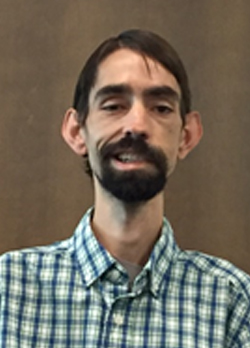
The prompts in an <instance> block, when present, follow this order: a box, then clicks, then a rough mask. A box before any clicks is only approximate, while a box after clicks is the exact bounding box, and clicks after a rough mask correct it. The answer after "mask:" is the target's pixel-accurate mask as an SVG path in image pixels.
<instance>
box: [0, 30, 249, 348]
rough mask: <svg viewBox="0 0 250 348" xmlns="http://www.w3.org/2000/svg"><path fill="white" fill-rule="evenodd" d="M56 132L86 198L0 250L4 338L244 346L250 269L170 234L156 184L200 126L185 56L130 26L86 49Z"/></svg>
mask: <svg viewBox="0 0 250 348" xmlns="http://www.w3.org/2000/svg"><path fill="white" fill-rule="evenodd" d="M62 134H63V137H64V139H65V140H66V142H67V143H68V144H69V146H70V147H71V148H72V149H73V151H74V152H75V153H76V154H78V155H80V156H83V157H84V158H85V160H86V165H87V171H88V172H89V173H90V175H91V176H92V178H93V184H94V190H95V203H94V208H92V209H90V210H89V211H88V212H87V213H86V214H85V215H84V217H83V219H82V220H81V222H80V223H79V225H78V227H77V228H76V231H75V233H74V235H73V236H72V237H71V238H70V239H69V240H66V241H63V242H60V243H57V244H54V245H52V246H48V247H39V248H31V249H27V250H23V251H17V252H12V253H7V254H5V255H3V256H2V258H1V272H0V275H1V283H0V286H1V312H0V313H1V333H0V337H1V345H0V347H1V348H3V347H11V348H15V347H25V348H27V347H32V348H33V347H42V348H46V347H60V348H63V347H65V348H66V347H67V348H68V347H74V348H75V347H91V348H94V347H98V348H100V347H124V348H125V347H129V348H133V347H136V348H140V347H141V348H142V347H143V348H144V347H147V348H151V347H152V348H157V347H161V348H163V347H169V348H170V347H171V348H181V347H183V348H198V347H199V348H208V347H210V348H219V347H220V348H222V347H223V348H225V347H230V348H236V347H239V348H240V347H241V348H244V347H245V348H246V347H250V278H249V277H248V276H247V275H246V274H245V273H244V272H242V271H240V270H238V269H237V268H235V267H234V266H233V265H231V264H230V263H228V262H226V261H223V260H220V259H217V258H214V257H210V256H207V255H204V254H201V253H197V252H183V251H181V250H180V249H179V248H178V246H177V245H176V244H175V241H174V239H173V233H172V230H171V227H170V225H169V222H168V221H167V219H166V218H164V217H163V210H164V207H163V189H164V186H165V184H166V182H167V179H168V177H169V175H170V174H171V173H172V172H173V170H174V168H175V166H176V163H177V161H178V160H181V159H184V158H185V157H186V156H187V154H188V153H189V152H190V151H191V150H192V149H193V148H194V147H195V146H196V145H197V144H198V142H199V140H200V138H201V136H202V126H201V121H200V116H199V114H198V113H197V112H195V111H192V110H191V106H190V92H189V86H188V80H187V76H186V72H185V70H184V67H183V65H182V63H181V61H180V59H179V57H178V56H177V54H176V52H175V51H174V50H173V48H172V47H171V46H170V45H169V44H168V43H167V42H166V41H164V40H163V39H162V38H160V37H159V36H157V35H155V34H153V33H150V32H146V31H141V30H130V31H127V32H124V33H122V34H120V35H119V36H118V37H115V38H111V39H108V40H107V41H105V42H104V43H102V44H101V46H100V47H98V48H97V50H96V51H95V52H94V53H93V54H92V56H91V57H90V58H89V60H88V61H87V63H86V65H85V67H84V69H83V71H82V73H81V75H80V77H79V81H78V84H77V87H76V92H75V98H74V104H73V107H72V108H70V109H69V110H68V111H67V112H66V115H65V118H64V121H63V126H62Z"/></svg>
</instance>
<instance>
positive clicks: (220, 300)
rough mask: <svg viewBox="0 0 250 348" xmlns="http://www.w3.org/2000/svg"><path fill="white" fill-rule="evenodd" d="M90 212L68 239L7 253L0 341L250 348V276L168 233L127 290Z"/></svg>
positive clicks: (25, 346)
mask: <svg viewBox="0 0 250 348" xmlns="http://www.w3.org/2000/svg"><path fill="white" fill-rule="evenodd" d="M90 213H91V212H90V211H89V212H88V213H87V214H86V215H85V216H84V217H83V219H82V220H81V222H80V224H79V225H78V227H77V229H76V231H75V234H74V235H73V236H72V237H71V238H70V239H68V240H66V241H63V242H59V243H56V244H53V245H51V246H46V247H38V248H31V249H27V250H21V251H16V252H10V253H7V254H5V255H3V256H2V257H1V258H0V267H1V269H0V288H1V290H0V296H1V307H0V348H71V347H72V348H80V347H81V348H83V347H87V348H95V347H96V348H101V347H104V348H113V347H114V348H163V347H168V348H227V347H230V348H236V347H238V348H249V347H250V278H249V276H247V275H246V274H245V273H244V272H242V271H240V270H238V269H237V268H235V267H234V266H233V265H231V264H230V263H228V262H226V261H223V260H220V259H217V258H214V257H210V256H207V255H204V254H201V253H197V252H183V251H181V250H180V249H179V248H178V247H177V245H176V244H175V242H174V239H173V234H172V230H171V227H170V225H169V223H168V222H167V220H166V219H164V221H163V228H162V234H161V237H160V239H159V240H158V242H157V244H156V245H155V247H154V249H153V251H152V254H151V256H150V258H149V260H148V263H147V264H146V265H145V267H144V268H143V270H142V271H141V273H140V274H139V275H138V276H137V278H136V279H135V281H134V284H133V286H132V289H131V290H128V281H129V279H128V275H127V273H126V271H125V269H124V268H123V267H122V266H121V265H120V264H119V263H117V261H116V260H115V259H113V258H112V256H111V255H110V254H109V253H108V252H107V251H106V250H105V249H104V248H103V247H102V246H101V245H100V244H99V243H98V241H97V240H96V239H95V237H94V235H93V233H92V230H91V227H90Z"/></svg>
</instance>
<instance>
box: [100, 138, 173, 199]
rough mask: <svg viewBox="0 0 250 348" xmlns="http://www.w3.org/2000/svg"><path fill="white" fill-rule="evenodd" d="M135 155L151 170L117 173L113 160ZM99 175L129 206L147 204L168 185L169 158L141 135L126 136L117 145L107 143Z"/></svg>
mask: <svg viewBox="0 0 250 348" xmlns="http://www.w3.org/2000/svg"><path fill="white" fill-rule="evenodd" d="M125 153H128V154H132V155H133V156H134V155H135V156H138V157H139V158H140V160H142V161H145V162H147V163H149V164H150V168H146V169H132V170H124V171H123V170H118V169H116V168H115V167H114V166H113V165H112V160H113V159H116V160H117V159H118V160H119V159H120V158H121V157H119V155H121V154H125ZM98 155H99V161H100V168H101V169H100V175H99V174H97V173H94V175H95V176H96V178H97V179H98V181H99V182H100V184H101V186H102V187H103V188H104V189H105V190H106V191H107V192H109V193H110V194H111V195H112V196H114V197H116V198H117V199H119V200H121V201H123V202H125V203H127V204H133V203H140V202H145V201H148V200H149V199H151V198H153V197H154V196H155V195H157V194H158V193H159V192H161V191H162V190H163V189H164V186H165V184H166V182H167V169H168V166H167V158H166V156H165V154H164V152H163V151H162V150H161V149H159V148H156V147H152V146H150V145H148V144H147V142H146V141H145V140H144V137H143V135H140V134H130V133H128V134H126V136H125V137H124V138H122V139H121V140H119V141H118V142H116V143H111V144H106V145H103V147H102V148H101V149H100V151H99V153H98Z"/></svg>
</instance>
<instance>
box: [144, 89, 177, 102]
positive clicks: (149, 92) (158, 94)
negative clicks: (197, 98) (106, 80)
mask: <svg viewBox="0 0 250 348" xmlns="http://www.w3.org/2000/svg"><path fill="white" fill-rule="evenodd" d="M143 95H144V96H145V97H153V98H166V99H169V100H172V101H174V102H176V101H177V102H179V101H180V95H179V94H178V93H177V92H176V90H174V89H173V88H172V87H170V86H165V85H164V86H156V87H150V88H147V89H146V90H145V91H143Z"/></svg>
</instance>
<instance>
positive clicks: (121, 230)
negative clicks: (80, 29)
mask: <svg viewBox="0 0 250 348" xmlns="http://www.w3.org/2000/svg"><path fill="white" fill-rule="evenodd" d="M107 86H119V88H118V91H110V88H109V91H108V92H109V93H107V88H106V87H107ZM163 87H164V88H163ZM166 87H167V88H166ZM119 89H120V90H119ZM159 89H164V90H167V91H168V92H167V93H165V92H164V93H160V94H159V93H155V92H154V91H155V90H159ZM152 91H153V92H152ZM169 91H170V93H169ZM104 92H105V93H104ZM180 99H181V91H180V87H179V85H178V83H177V81H176V79H175V77H174V76H173V75H172V74H171V73H170V72H169V71H168V70H166V69H165V68H164V67H163V66H161V65H160V64H159V63H158V62H156V61H154V60H152V59H150V58H146V62H145V59H144V58H143V57H142V56H141V55H140V54H138V53H136V52H134V51H132V50H130V49H126V48H122V49H119V50H117V51H115V52H114V53H112V54H110V55H109V56H108V57H107V58H106V59H105V60H104V61H103V62H102V63H101V64H100V66H99V69H98V75H97V79H96V83H95V85H94V86H93V88H92V90H91V93H90V97H89V114H88V116H87V119H86V122H85V124H84V125H80V124H79V123H78V122H77V112H76V111H75V110H74V109H72V108H70V109H69V110H68V111H67V112H66V114H65V117H64V121H63V126H62V135H63V137H64V139H65V141H66V142H67V143H68V144H69V146H70V147H71V148H72V149H73V151H74V152H75V153H77V154H78V155H80V156H82V155H84V154H86V153H88V156H89V160H90V163H91V167H92V170H93V173H98V174H99V173H100V164H99V160H98V157H97V150H98V149H100V148H101V147H102V146H103V145H104V144H106V143H112V142H116V141H117V140H119V139H121V138H123V137H124V135H125V134H126V132H134V133H140V134H143V136H144V138H145V139H146V141H147V142H148V143H149V144H150V145H153V146H156V147H159V148H161V149H162V150H163V152H164V153H165V155H166V156H167V158H168V164H169V171H168V174H167V175H170V174H171V173H172V172H173V170H174V168H175V166H176V163H177V161H178V160H182V159H184V158H185V157H186V156H187V154H188V153H189V152H190V151H191V150H192V149H193V148H194V147H195V146H196V145H197V144H198V142H199V140H200V138H201V136H202V126H201V121H200V116H199V114H198V113H197V112H195V111H192V112H190V113H189V114H187V115H186V117H185V119H186V121H185V124H184V125H183V121H182V119H181V116H180ZM112 165H113V166H114V167H115V168H116V169H117V170H121V171H125V170H136V169H138V168H140V169H143V170H147V171H152V170H155V168H154V166H153V165H152V164H149V163H147V162H145V161H143V160H142V159H140V158H138V159H136V158H135V160H133V161H132V162H128V163H122V162H121V161H118V160H116V159H113V160H112ZM93 181H94V191H95V210H94V215H93V219H92V228H93V231H94V234H95V236H96V238H97V239H98V240H99V242H100V243H101V244H102V245H103V246H104V247H105V248H106V249H107V250H108V251H109V252H110V253H111V255H113V256H114V257H116V258H117V259H122V260H126V261H129V262H132V263H135V264H139V265H144V264H145V263H146V262H147V260H148V257H149V255H150V253H151V251H152V248H153V246H154V244H155V242H156V241H157V239H158V238H159V234H160V231H161V226H162V217H163V213H164V199H163V192H160V193H159V194H158V195H156V196H155V197H153V198H152V199H150V200H149V201H147V202H143V203H138V204H133V205H131V204H125V203H124V202H123V201H121V200H118V199H116V198H115V197H113V196H111V195H110V194H109V193H108V192H106V191H105V190H104V189H103V188H102V186H101V185H100V184H99V182H98V180H97V179H96V177H95V175H93Z"/></svg>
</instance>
